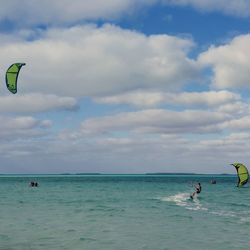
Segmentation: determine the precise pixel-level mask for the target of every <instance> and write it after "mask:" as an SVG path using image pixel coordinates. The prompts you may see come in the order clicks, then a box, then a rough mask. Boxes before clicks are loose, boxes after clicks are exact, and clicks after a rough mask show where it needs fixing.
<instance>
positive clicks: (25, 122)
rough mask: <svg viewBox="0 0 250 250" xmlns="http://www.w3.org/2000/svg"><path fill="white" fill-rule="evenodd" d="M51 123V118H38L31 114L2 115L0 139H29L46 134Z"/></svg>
mask: <svg viewBox="0 0 250 250" xmlns="http://www.w3.org/2000/svg"><path fill="white" fill-rule="evenodd" d="M51 125H52V123H51V121H49V120H37V119H35V118H33V117H31V116H20V117H7V116H0V140H3V139H4V140H6V139H8V140H19V139H25V140H28V138H36V137H40V136H44V135H46V134H47V131H46V129H47V128H49V127H51Z"/></svg>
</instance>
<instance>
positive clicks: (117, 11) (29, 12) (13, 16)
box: [0, 0, 157, 26]
mask: <svg viewBox="0 0 250 250" xmlns="http://www.w3.org/2000/svg"><path fill="white" fill-rule="evenodd" d="M154 2H157V0H136V1H135V0H105V1H103V0H84V1H82V0H60V1H57V0H43V1H39V0H32V1H30V0H22V4H20V1H18V0H9V1H8V2H6V1H4V0H1V1H0V3H1V9H0V20H8V21H12V22H16V23H17V25H19V26H24V25H26V26H27V25H37V24H52V25H58V24H59V25H60V24H72V23H73V24H74V23H76V22H79V21H82V20H96V19H113V18H117V17H119V16H120V15H122V14H125V13H126V14H127V15H128V14H129V13H131V12H132V11H134V10H135V9H136V8H137V7H139V6H147V5H149V4H152V3H154Z"/></svg>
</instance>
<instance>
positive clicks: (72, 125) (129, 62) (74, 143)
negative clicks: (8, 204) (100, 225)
mask: <svg viewBox="0 0 250 250" xmlns="http://www.w3.org/2000/svg"><path fill="white" fill-rule="evenodd" d="M1 2H2V4H1V9H0V77H1V87H0V90H1V91H0V141H1V143H0V163H1V164H0V173H79V172H85V173H86V172H91V173H93V172H94V173H96V172H98V173H148V172H196V173H234V169H232V167H231V166H230V163H233V162H242V163H245V164H247V165H250V155H249V152H250V74H249V72H250V60H249V58H250V46H249V44H250V29H249V27H250V1H247V0H105V1H102V0H61V1H58V0H43V1H38V0H32V1H31V0H22V4H21V5H20V0H19V1H18V0H9V1H8V2H6V1H4V0H0V3H1ZM17 6H18V8H17ZM14 62H24V63H26V66H24V67H23V68H22V69H21V72H20V75H19V82H18V93H17V94H15V95H13V94H12V93H10V92H9V91H8V90H7V89H6V86H5V71H6V69H7V68H8V66H9V65H10V64H12V63H14Z"/></svg>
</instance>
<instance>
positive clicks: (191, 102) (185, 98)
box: [94, 91, 240, 108]
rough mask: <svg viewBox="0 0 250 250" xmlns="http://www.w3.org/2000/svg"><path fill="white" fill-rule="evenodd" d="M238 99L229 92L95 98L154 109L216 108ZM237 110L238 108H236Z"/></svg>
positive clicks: (150, 93)
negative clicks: (181, 106)
mask: <svg viewBox="0 0 250 250" xmlns="http://www.w3.org/2000/svg"><path fill="white" fill-rule="evenodd" d="M239 99H240V96H239V95H238V94H235V93H232V92H229V91H209V92H182V93H165V92H152V91H151V92H145V91H134V92H129V93H124V94H120V95H115V96H106V97H99V98H95V99H94V100H95V101H96V102H97V103H105V104H130V105H134V106H138V107H155V106H158V105H160V104H172V105H184V106H185V107H188V106H196V107H198V108H199V107H200V106H202V107H203V108H204V106H207V107H216V106H220V105H226V104H230V105H233V104H232V102H233V103H235V102H236V101H237V100H239ZM237 108H239V107H237Z"/></svg>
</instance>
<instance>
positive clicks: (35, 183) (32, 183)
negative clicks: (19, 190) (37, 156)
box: [30, 181, 38, 187]
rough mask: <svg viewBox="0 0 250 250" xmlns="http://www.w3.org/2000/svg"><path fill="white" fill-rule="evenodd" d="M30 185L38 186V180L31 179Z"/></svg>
mask: <svg viewBox="0 0 250 250" xmlns="http://www.w3.org/2000/svg"><path fill="white" fill-rule="evenodd" d="M30 187H38V182H34V181H31V182H30Z"/></svg>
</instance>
